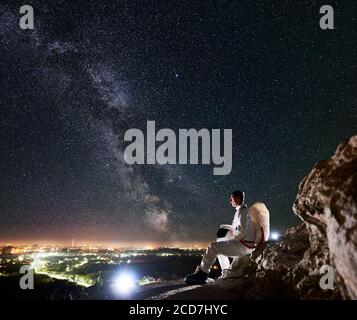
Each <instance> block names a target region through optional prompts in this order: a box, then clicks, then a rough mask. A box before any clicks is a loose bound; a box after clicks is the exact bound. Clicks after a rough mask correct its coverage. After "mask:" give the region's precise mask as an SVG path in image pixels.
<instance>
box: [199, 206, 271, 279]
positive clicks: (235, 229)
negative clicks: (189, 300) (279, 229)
mask: <svg viewBox="0 0 357 320" xmlns="http://www.w3.org/2000/svg"><path fill="white" fill-rule="evenodd" d="M220 228H223V229H227V230H228V232H227V234H226V236H225V237H223V238H219V239H217V241H216V242H211V243H210V244H209V246H208V248H207V250H206V253H205V254H204V256H203V258H202V261H201V265H200V267H199V268H200V269H201V270H202V271H204V272H206V273H209V270H210V268H211V267H212V265H213V264H214V262H215V260H216V258H218V260H219V263H220V265H221V269H222V271H223V270H224V269H229V268H230V263H229V259H228V257H241V256H245V255H247V254H250V253H252V252H253V250H254V248H255V245H256V243H257V239H259V238H261V237H264V235H263V234H262V231H261V230H260V229H259V230H256V228H255V226H254V224H253V222H252V219H251V216H250V213H249V210H248V208H247V206H246V205H245V204H242V205H240V206H237V207H236V213H235V215H234V219H233V222H232V225H221V227H220ZM257 233H260V234H257Z"/></svg>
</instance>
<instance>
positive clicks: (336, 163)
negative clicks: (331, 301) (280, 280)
mask: <svg viewBox="0 0 357 320" xmlns="http://www.w3.org/2000/svg"><path fill="white" fill-rule="evenodd" d="M293 209H294V212H295V214H297V215H298V216H299V217H300V218H301V219H302V220H303V221H305V222H306V223H307V224H308V225H309V226H310V232H309V238H310V242H311V244H312V246H313V245H318V244H323V245H327V247H328V253H329V257H325V258H323V260H325V262H326V263H329V264H330V265H331V266H332V267H334V270H335V286H336V288H338V289H339V290H340V292H341V294H342V296H343V298H346V299H357V136H353V137H352V138H350V139H348V140H346V141H344V142H343V143H341V144H340V145H339V146H338V148H337V150H336V153H335V154H334V155H333V156H332V158H331V159H329V160H324V161H319V162H318V163H317V164H316V165H315V167H314V168H313V169H312V171H311V172H310V174H309V175H308V176H307V177H306V178H305V179H304V180H303V181H302V182H301V184H300V187H299V192H298V195H297V197H296V200H295V203H294V207H293ZM317 248H319V247H317ZM310 250H311V249H310ZM319 251H321V250H317V251H315V252H316V253H318V252H319ZM308 255H309V256H310V257H314V255H313V253H312V252H311V253H310V254H308ZM317 262H318V261H313V263H312V264H311V263H310V266H312V267H313V266H314V265H315V264H316V263H317Z"/></svg>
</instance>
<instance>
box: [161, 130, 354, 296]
mask: <svg viewBox="0 0 357 320" xmlns="http://www.w3.org/2000/svg"><path fill="white" fill-rule="evenodd" d="M293 210H294V212H295V214H296V215H298V216H299V217H300V218H301V220H302V221H303V222H302V223H301V224H300V225H298V226H295V227H292V228H290V229H288V230H287V231H286V233H285V234H284V236H283V237H281V239H279V241H269V242H267V243H266V244H265V245H264V247H261V248H259V249H257V250H256V251H255V252H254V253H253V255H252V256H251V257H246V258H243V259H241V260H240V261H239V263H238V264H237V265H236V266H235V270H234V271H235V274H236V275H239V276H238V277H236V278H234V277H233V278H232V277H231V278H227V279H222V280H218V281H216V282H214V283H213V284H211V285H207V286H201V287H198V288H197V286H195V287H193V288H192V290H188V289H189V288H186V289H185V290H180V291H173V292H171V293H165V294H164V295H162V296H161V297H158V298H163V299H217V297H219V298H222V299H274V298H279V299H281V298H288V299H289V298H290V299H294V298H297V299H341V298H344V299H357V136H354V137H352V138H350V139H348V140H346V141H345V142H343V143H342V144H341V145H339V147H338V148H337V150H336V153H335V155H334V156H333V157H332V158H331V159H330V160H325V161H319V162H318V163H317V164H316V165H315V167H314V168H313V169H312V171H311V172H310V174H309V175H308V176H306V177H305V179H304V180H303V181H302V182H301V184H300V186H299V191H298V194H297V197H296V200H295V203H294V206H293ZM324 265H330V266H332V267H333V269H334V275H335V277H334V289H333V290H330V289H325V290H324V289H322V288H321V287H320V279H321V277H322V276H323V274H322V273H321V272H320V271H322V270H321V267H322V266H324Z"/></svg>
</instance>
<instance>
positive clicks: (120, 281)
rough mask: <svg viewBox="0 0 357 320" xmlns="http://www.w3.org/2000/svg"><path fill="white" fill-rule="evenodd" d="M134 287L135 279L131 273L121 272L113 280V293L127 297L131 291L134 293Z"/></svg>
mask: <svg viewBox="0 0 357 320" xmlns="http://www.w3.org/2000/svg"><path fill="white" fill-rule="evenodd" d="M135 286H136V279H135V276H134V275H133V274H132V273H129V272H121V273H120V274H118V275H117V277H116V278H115V279H114V284H113V287H114V290H115V292H117V293H119V294H122V295H128V294H130V293H131V292H132V291H134V289H135Z"/></svg>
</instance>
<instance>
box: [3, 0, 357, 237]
mask: <svg viewBox="0 0 357 320" xmlns="http://www.w3.org/2000/svg"><path fill="white" fill-rule="evenodd" d="M333 2H334V1H332V3H330V4H331V5H334V3H333ZM6 3H7V4H2V5H1V7H0V88H1V91H0V106H1V109H0V114H1V119H0V125H1V127H0V128H1V131H0V136H1V142H0V152H1V153H0V157H1V162H0V174H1V181H0V240H16V239H20V240H22V239H31V240H34V241H35V240H36V241H40V240H53V241H67V242H71V241H72V238H76V239H78V240H79V241H80V240H83V241H87V240H90V241H94V242H95V241H98V242H101V241H106V242H116V243H120V242H121V241H124V242H136V241H139V242H140V241H146V242H153V243H158V242H161V243H166V242H192V243H193V242H196V241H198V242H200V241H201V242H202V241H208V240H210V239H212V237H213V235H214V232H215V229H216V228H217V227H218V226H219V225H220V224H222V223H230V222H231V221H232V215H233V212H232V208H230V207H229V203H228V198H229V194H230V192H231V191H233V190H235V189H242V190H244V191H245V192H246V194H247V200H248V202H249V203H252V202H254V201H257V200H259V201H264V202H265V203H266V204H267V206H268V208H269V209H270V211H271V217H272V222H271V225H272V229H274V230H276V231H278V232H283V231H284V230H285V229H286V228H287V227H288V226H291V225H293V224H296V223H298V220H297V219H296V218H295V217H294V215H293V213H292V210H291V206H292V203H293V201H294V197H295V195H296V193H297V188H298V185H299V182H300V181H301V180H302V178H303V177H304V176H305V175H306V174H307V173H308V172H309V170H310V169H311V168H312V166H313V165H314V163H315V162H316V161H318V160H320V159H324V158H328V157H330V156H331V154H332V153H333V152H334V150H335V148H336V146H337V144H338V143H339V142H341V141H342V140H343V139H344V138H347V137H348V136H351V135H352V134H355V133H356V124H357V122H356V114H357V109H356V98H357V95H356V81H355V79H356V67H357V66H356V62H357V61H356V60H357V52H356V50H357V34H356V33H357V21H356V6H355V5H353V4H352V3H351V2H350V1H346V2H338V5H336V7H335V10H336V17H337V21H336V30H333V31H322V30H321V29H320V28H319V25H318V21H319V5H318V4H314V3H313V4H311V1H303V2H299V4H289V3H287V2H286V1H276V2H274V3H273V4H272V3H270V2H269V1H257V3H256V4H253V3H252V2H251V1H250V2H249V3H248V2H243V1H242V3H240V1H234V2H233V1H217V2H215V4H213V3H212V4H208V3H206V2H199V1H197V2H196V1H195V2H193V1H175V2H173V1H170V2H168V1H145V2H142V1H104V2H103V1H86V2H83V3H82V4H77V3H74V2H72V1H56V3H53V4H52V3H51V4H50V3H48V2H47V1H36V2H34V3H33V7H34V10H35V29H34V30H21V29H20V28H19V24H18V21H19V17H20V15H19V14H18V10H19V6H20V4H19V5H18V4H16V3H14V2H13V1H6ZM148 120H155V121H156V123H157V127H159V128H171V129H173V130H178V129H179V128H196V129H201V128H208V129H214V128H218V129H225V128H227V129H232V130H233V169H232V173H231V174H230V175H228V176H213V175H212V166H211V165H163V166H160V165H136V166H130V165H128V164H126V163H125V161H124V158H123V152H124V148H125V143H124V140H123V137H124V133H125V131H126V130H127V129H129V128H140V129H143V130H144V128H145V127H146V122H147V121H148Z"/></svg>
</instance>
